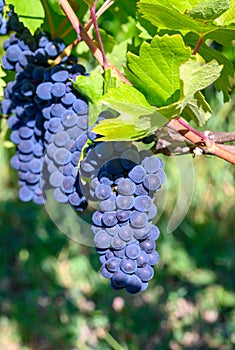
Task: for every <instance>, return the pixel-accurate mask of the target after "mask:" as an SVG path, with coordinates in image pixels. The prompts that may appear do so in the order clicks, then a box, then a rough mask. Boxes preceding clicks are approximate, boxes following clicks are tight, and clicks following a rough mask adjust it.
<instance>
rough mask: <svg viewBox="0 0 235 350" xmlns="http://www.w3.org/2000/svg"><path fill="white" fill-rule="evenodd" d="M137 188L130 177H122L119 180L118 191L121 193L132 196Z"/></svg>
mask: <svg viewBox="0 0 235 350" xmlns="http://www.w3.org/2000/svg"><path fill="white" fill-rule="evenodd" d="M135 189H136V185H135V183H134V182H133V181H131V180H130V179H128V178H126V179H121V180H120V181H119V182H118V186H117V191H118V193H119V194H121V195H124V196H130V195H132V194H134V192H135Z"/></svg>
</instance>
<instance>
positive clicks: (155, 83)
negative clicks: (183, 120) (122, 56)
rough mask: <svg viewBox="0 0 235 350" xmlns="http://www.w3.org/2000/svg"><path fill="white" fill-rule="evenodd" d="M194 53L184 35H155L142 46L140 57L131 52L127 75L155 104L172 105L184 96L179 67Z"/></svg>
mask: <svg viewBox="0 0 235 350" xmlns="http://www.w3.org/2000/svg"><path fill="white" fill-rule="evenodd" d="M190 55H191V49H190V48H188V47H186V46H185V44H184V42H183V39H182V37H181V36H180V35H178V34H176V35H172V36H169V35H164V36H163V37H159V36H155V37H154V38H153V40H152V41H151V43H150V44H149V43H146V42H144V43H143V44H142V45H141V47H140V53H139V56H136V55H134V54H133V53H128V55H127V59H128V64H127V69H126V76H127V78H128V79H129V80H130V81H131V82H132V83H133V85H134V86H135V87H136V88H137V89H138V90H139V91H141V92H142V93H143V94H144V95H145V97H146V99H147V101H148V102H149V103H150V104H151V105H155V106H158V107H162V106H164V105H169V104H171V103H174V102H176V101H177V100H179V98H180V84H181V82H180V77H179V67H180V66H181V64H183V63H185V62H186V61H187V60H188V59H189V58H190Z"/></svg>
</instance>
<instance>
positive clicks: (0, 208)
mask: <svg viewBox="0 0 235 350" xmlns="http://www.w3.org/2000/svg"><path fill="white" fill-rule="evenodd" d="M207 93H208V94H209V95H210V98H211V100H212V99H213V100H212V102H213V104H214V105H215V106H216V108H215V113H216V116H217V118H212V119H211V121H210V123H209V125H208V129H214V130H216V129H218V130H221V127H222V126H223V127H222V129H224V130H225V129H226V130H234V126H235V125H234V124H235V111H234V109H235V108H234V106H235V104H234V102H233V101H231V103H229V104H226V105H223V103H222V100H221V96H220V95H214V93H213V91H212V92H210V91H209V92H207ZM13 153H14V149H12V148H10V149H5V148H3V146H2V145H1V147H0V172H1V176H0V310H1V315H0V349H1V350H29V349H30V350H55V349H60V350H88V349H97V350H99V349H102V350H103V349H104V350H106V349H107V350H108V349H114V350H121V349H130V350H138V349H146V350H154V349H159V350H164V349H172V350H178V349H191V350H193V349H221V350H229V349H233V348H234V347H235V290H234V286H235V277H234V271H235V249H234V247H235V235H234V226H235V206H234V196H235V190H234V167H233V166H232V165H230V164H228V163H226V162H224V161H223V160H220V159H216V158H213V157H204V156H203V157H196V158H195V159H193V167H194V171H195V177H194V192H193V197H192V202H191V205H190V208H189V211H188V214H187V216H186V217H185V219H184V220H183V222H182V223H181V224H180V226H179V227H178V228H177V229H176V230H175V231H174V232H173V233H167V232H166V227H167V224H168V222H169V218H170V216H171V212H172V210H173V209H174V205H175V203H176V200H177V197H178V194H179V182H180V181H179V180H180V179H179V172H178V168H177V166H176V163H175V161H174V159H173V158H167V157H165V158H164V160H165V164H166V166H165V168H166V172H167V184H166V185H165V187H164V188H163V191H162V192H161V193H162V195H161V193H160V195H158V201H159V205H160V206H164V203H163V202H164V201H165V199H166V203H165V206H164V211H163V213H162V215H161V217H160V220H159V222H158V225H159V227H160V228H161V237H160V239H159V241H158V245H157V247H158V251H159V252H160V255H161V261H160V263H159V265H158V266H157V267H156V269H155V270H156V271H155V277H154V278H153V280H152V281H151V282H150V285H149V288H148V289H147V291H145V292H144V293H142V294H140V295H136V296H132V295H127V294H126V293H125V292H117V291H113V290H112V289H111V288H110V286H109V281H108V280H106V279H104V278H103V277H102V276H101V275H100V273H99V268H100V264H99V261H98V256H97V254H96V252H95V250H94V249H93V248H92V247H86V246H83V245H79V244H77V243H75V242H74V241H72V240H70V239H69V238H68V237H66V236H65V235H63V234H62V233H61V232H60V231H59V230H58V229H57V227H56V226H55V225H54V224H53V222H52V221H51V220H50V218H49V216H48V214H47V212H46V210H45V209H44V208H43V207H38V206H36V205H33V204H24V203H21V202H19V201H18V199H17V177H16V174H15V173H14V172H13V171H12V170H10V168H9V158H10V156H11V154H13ZM189 157H191V156H189ZM182 205H184V203H182Z"/></svg>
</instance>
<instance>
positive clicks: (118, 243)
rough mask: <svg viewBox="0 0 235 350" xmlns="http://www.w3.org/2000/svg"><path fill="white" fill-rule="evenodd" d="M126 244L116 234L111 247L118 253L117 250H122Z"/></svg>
mask: <svg viewBox="0 0 235 350" xmlns="http://www.w3.org/2000/svg"><path fill="white" fill-rule="evenodd" d="M125 245H126V243H125V242H124V241H123V240H122V239H121V238H120V237H119V236H118V235H115V236H113V237H112V238H111V247H112V248H113V249H114V252H115V255H116V250H120V249H122V248H124V247H125ZM116 256H117V255H116Z"/></svg>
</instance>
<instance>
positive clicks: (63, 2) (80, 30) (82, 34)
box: [60, 0, 132, 85]
mask: <svg viewBox="0 0 235 350" xmlns="http://www.w3.org/2000/svg"><path fill="white" fill-rule="evenodd" d="M60 6H61V7H62V9H63V11H64V13H65V14H66V16H67V17H68V19H69V20H70V22H71V24H72V26H73V28H74V30H75V31H76V33H77V35H78V39H79V40H83V41H85V43H86V44H87V46H88V47H89V49H90V50H91V52H92V53H93V55H94V57H95V58H96V60H97V61H98V62H99V64H100V65H101V66H102V67H104V63H103V56H102V52H101V51H100V49H99V48H98V47H97V45H96V43H95V42H94V40H93V38H92V37H91V36H90V35H89V34H88V33H87V31H86V30H85V29H84V27H83V26H82V25H81V23H80V21H79V19H78V18H77V16H76V14H75V12H74V11H73V9H72V7H71V6H70V4H69V3H68V1H67V0H60ZM107 64H108V65H109V67H110V68H112V69H113V71H114V72H115V74H116V75H117V76H118V77H119V79H120V80H122V81H123V82H124V83H126V84H128V85H132V84H131V83H130V82H129V80H128V79H127V78H126V77H124V75H123V74H122V73H121V72H120V71H119V70H118V69H117V67H115V66H114V65H112V64H110V63H109V62H108V61H107Z"/></svg>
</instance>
